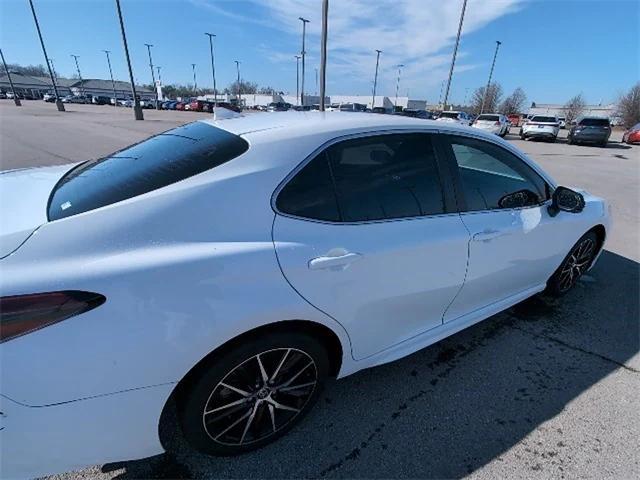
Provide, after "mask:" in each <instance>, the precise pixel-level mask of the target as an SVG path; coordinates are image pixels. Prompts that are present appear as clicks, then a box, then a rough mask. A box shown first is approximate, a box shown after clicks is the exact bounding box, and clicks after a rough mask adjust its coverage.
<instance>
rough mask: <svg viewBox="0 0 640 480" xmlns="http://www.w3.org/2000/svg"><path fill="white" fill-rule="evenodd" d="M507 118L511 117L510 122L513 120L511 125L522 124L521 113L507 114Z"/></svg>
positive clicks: (517, 125)
mask: <svg viewBox="0 0 640 480" xmlns="http://www.w3.org/2000/svg"><path fill="white" fill-rule="evenodd" d="M507 118H508V119H509V122H511V125H513V126H514V127H519V126H520V115H507Z"/></svg>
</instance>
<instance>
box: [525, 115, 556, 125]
mask: <svg viewBox="0 0 640 480" xmlns="http://www.w3.org/2000/svg"><path fill="white" fill-rule="evenodd" d="M531 121H532V122H538V123H557V122H558V121H557V120H556V117H540V116H537V115H536V116H535V117H533V118H532V119H531Z"/></svg>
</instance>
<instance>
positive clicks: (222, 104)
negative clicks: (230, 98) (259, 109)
mask: <svg viewBox="0 0 640 480" xmlns="http://www.w3.org/2000/svg"><path fill="white" fill-rule="evenodd" d="M285 106H288V108H290V107H291V104H290V103H285ZM218 108H226V109H227V110H231V111H232V112H236V113H241V112H242V109H241V108H240V107H238V105H237V104H235V103H230V102H218Z"/></svg>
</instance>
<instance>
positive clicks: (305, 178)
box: [276, 152, 340, 222]
mask: <svg viewBox="0 0 640 480" xmlns="http://www.w3.org/2000/svg"><path fill="white" fill-rule="evenodd" d="M276 207H277V208H278V210H279V211H281V212H283V213H288V214H291V215H296V216H298V217H305V218H313V219H316V220H328V221H332V222H338V221H340V214H339V213H338V203H337V201H336V195H335V190H334V187H333V182H332V180H331V172H330V170H329V163H328V162H327V156H326V153H325V152H323V153H321V154H320V155H318V156H317V157H316V158H315V159H313V160H311V161H310V162H309V163H307V165H306V166H305V167H304V168H303V169H302V170H300V172H298V173H297V174H296V175H295V176H294V177H293V178H292V179H291V180H290V181H289V183H287V184H286V185H285V187H284V188H283V189H282V191H281V192H280V194H279V195H278V199H277V200H276Z"/></svg>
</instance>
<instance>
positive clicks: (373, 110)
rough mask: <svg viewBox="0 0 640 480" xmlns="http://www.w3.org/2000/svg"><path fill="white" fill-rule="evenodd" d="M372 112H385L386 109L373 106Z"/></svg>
mask: <svg viewBox="0 0 640 480" xmlns="http://www.w3.org/2000/svg"><path fill="white" fill-rule="evenodd" d="M371 112H372V113H387V109H386V108H384V107H373V108H372V109H371Z"/></svg>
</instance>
